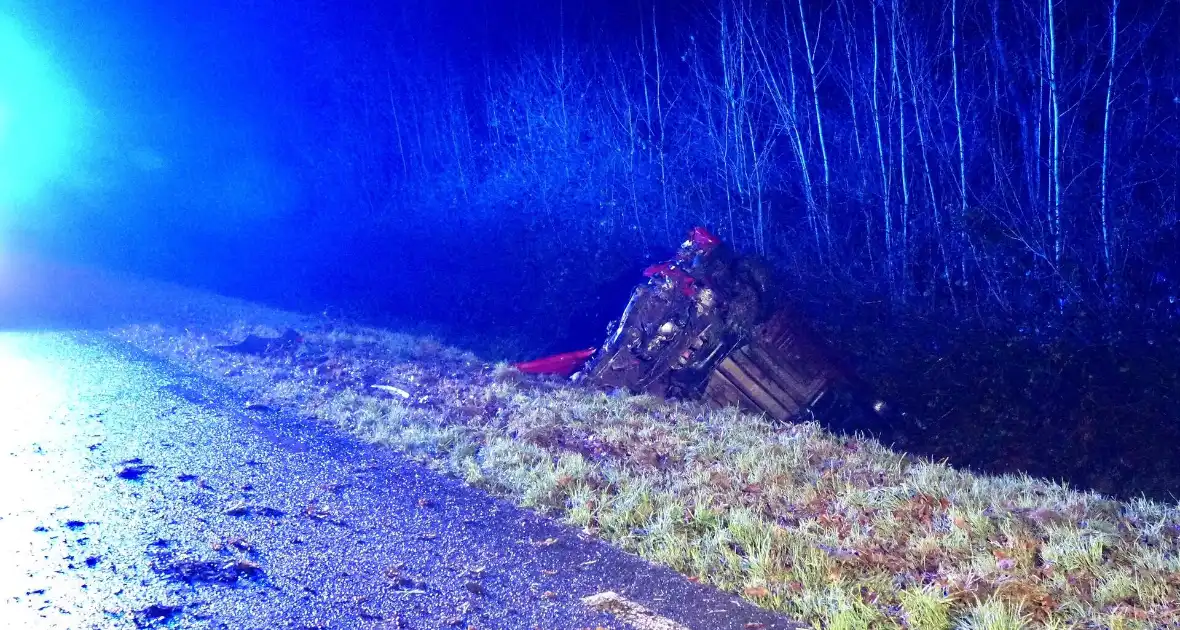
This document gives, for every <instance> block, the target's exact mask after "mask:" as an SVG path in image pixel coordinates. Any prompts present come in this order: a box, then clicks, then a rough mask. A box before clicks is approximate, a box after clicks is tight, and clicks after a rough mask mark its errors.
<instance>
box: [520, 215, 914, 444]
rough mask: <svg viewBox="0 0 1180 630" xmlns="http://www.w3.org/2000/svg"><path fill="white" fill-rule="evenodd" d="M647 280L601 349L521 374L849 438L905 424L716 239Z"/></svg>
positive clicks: (691, 248) (746, 260)
mask: <svg viewBox="0 0 1180 630" xmlns="http://www.w3.org/2000/svg"><path fill="white" fill-rule="evenodd" d="M644 276H646V277H647V280H646V282H643V283H641V284H639V285H638V286H637V287H636V288H635V289H634V291H633V292H632V294H631V298H630V300H629V301H628V303H627V306H626V308H625V309H624V311H623V314H622V316H621V317H620V318H619V320H618V321H617V323H616V322H612V325H611V327H610V334H609V336H608V337H607V339H606V341H605V343H603V345H602V346H601V347H600V348H590V349H584V350H580V351H575V352H568V353H563V354H559V355H554V356H551V357H545V358H541V359H537V360H534V361H527V362H524V363H519V364H517V365H516V367H517V368H518V369H519V370H521V371H522V372H526V373H534V374H557V375H561V376H569V377H570V378H571V379H572V380H573V381H574V382H580V383H585V384H588V385H590V386H594V387H599V388H603V389H608V390H609V389H619V390H625V391H628V392H631V393H634V394H640V393H644V394H651V395H654V396H658V397H660V398H665V399H684V400H701V401H703V402H706V403H708V404H711V405H713V406H717V407H722V406H730V405H736V406H738V407H740V408H743V409H746V410H749V411H754V412H761V413H765V414H766V415H767V416H769V417H770V418H772V419H774V420H776V421H779V422H795V421H801V420H808V419H813V418H818V419H821V420H823V421H825V422H826V423H828V424H830V425H833V426H834V428H839V429H843V430H849V431H858V430H866V431H870V432H872V431H874V429H878V428H881V427H882V426H883V423H888V422H890V421H891V420H892V419H893V418H894V416H895V415H896V412H895V411H894V409H893V408H892V406H891V405H889V404H888V403H886V402H885V401H884V400H882V399H881V398H880V397H878V396H876V395H875V394H874V393H873V391H872V388H871V387H869V386H868V385H867V384H866V383H865V382H864V381H863V380H861V379H860V378H858V377H857V376H856V375H855V373H854V372H853V370H851V368H849V367H848V366H847V365H846V364H844V362H843V361H841V360H840V358H839V357H838V356H837V355H836V354H835V353H834V352H833V351H832V350H831V349H830V348H829V347H828V346H827V345H826V344H825V343H823V342H822V340H821V339H820V338H819V336H818V335H817V334H816V333H815V332H814V331H812V330H811V329H810V328H809V327H808V326H807V325H806V324H805V322H804V321H803V320H802V319H801V318H800V317H799V316H798V315H796V314H794V313H793V312H792V311H791V310H790V309H789V308H788V307H787V306H786V305H785V304H783V303H782V302H783V301H782V300H780V299H778V298H777V297H776V296H775V293H774V290H773V285H772V284H771V281H770V274H769V271H768V270H767V269H766V268H765V267H763V266H762V265H761V264H760V263H759V262H758V261H757V260H755V259H754V258H752V257H746V256H741V255H738V254H737V253H736V252H734V251H733V250H732V249H730V248H729V247H727V246H726V245H725V244H724V243H722V242H721V240H720V239H718V238H717V237H716V236H714V235H713V234H712V233H710V232H709V231H708V230H706V229H704V228H702V227H696V228H693V230H692V231H691V232H690V233H689V236H688V239H687V240H686V241H685V242H684V243H683V244H681V246H680V248H679V249H678V250H677V252H676V255H675V256H674V257H673V258H672V259H671V260H669V261H666V262H662V263H658V264H655V265H652V266H650V267H648V268H647V269H646V270H645V271H644Z"/></svg>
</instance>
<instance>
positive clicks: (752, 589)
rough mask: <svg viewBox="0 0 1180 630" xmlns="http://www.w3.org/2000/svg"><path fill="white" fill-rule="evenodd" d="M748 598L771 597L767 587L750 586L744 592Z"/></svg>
mask: <svg viewBox="0 0 1180 630" xmlns="http://www.w3.org/2000/svg"><path fill="white" fill-rule="evenodd" d="M742 592H743V593H745V595H746V597H769V596H770V591H769V590H768V589H767V588H766V587H765V586H749V587H746V589H745V590H744V591H742Z"/></svg>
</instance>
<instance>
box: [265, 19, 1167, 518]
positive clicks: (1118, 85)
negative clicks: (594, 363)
mask: <svg viewBox="0 0 1180 630" xmlns="http://www.w3.org/2000/svg"><path fill="white" fill-rule="evenodd" d="M419 4H422V5H425V6H424V7H423V8H415V9H409V8H402V9H397V10H388V9H383V10H373V11H371V13H367V14H365V17H364V19H360V20H358V19H357V16H356V15H351V14H350V15H349V17H348V18H333V16H334V15H336V13H334V12H332V11H324V12H323V13H316V12H314V11H309V12H308V13H307V15H306V16H303V19H304V20H305V22H306V24H307V25H308V28H309V29H311V30H312V31H314V35H315V36H314V37H309V38H308V39H307V41H306V42H305V43H304V44H305V46H306V51H305V52H306V54H307V58H308V59H310V60H312V61H310V67H309V68H307V72H308V73H309V74H308V76H309V77H311V78H310V79H309V80H308V81H307V82H306V84H305V87H306V89H307V95H306V98H307V99H308V102H307V103H303V104H302V105H303V106H301V107H300V108H298V109H297V110H296V109H293V110H292V111H291V112H287V113H286V115H284V114H283V113H281V112H279V113H276V116H278V117H279V119H280V120H284V121H288V122H289V124H287V125H286V132H287V133H286V137H287V138H288V139H289V155H287V156H286V159H287V160H289V161H290V162H291V163H292V164H294V165H296V166H297V167H299V169H300V170H301V171H302V172H305V173H307V174H308V175H307V176H306V178H305V180H306V181H304V183H303V184H304V187H305V189H306V190H307V198H308V199H313V200H314V203H309V204H308V205H307V208H306V211H305V213H304V215H303V216H302V221H303V222H304V225H306V226H307V228H306V230H305V233H307V234H314V235H315V236H316V238H321V239H324V240H325V242H333V243H345V244H346V245H345V246H344V247H341V248H337V251H333V252H332V253H331V254H321V255H330V256H331V257H332V259H333V261H334V263H333V264H332V265H330V266H325V267H323V268H324V269H325V270H326V271H325V272H324V273H325V277H330V279H331V280H330V283H331V284H332V285H333V286H334V287H337V289H338V290H339V291H341V293H342V294H343V293H348V294H349V295H351V296H353V297H355V296H356V295H357V294H359V293H363V292H365V291H362V290H361V289H359V288H358V287H372V290H371V291H368V295H369V303H368V305H367V308H369V309H388V310H394V311H396V312H398V313H399V314H401V315H402V316H407V317H411V316H412V317H425V318H433V319H438V320H446V321H449V322H452V323H455V324H459V325H465V326H468V327H469V328H476V329H479V330H481V331H484V330H489V329H492V330H499V331H502V332H512V333H516V334H518V336H520V337H522V338H524V339H525V344H526V345H525V346H523V347H521V348H520V350H519V351H518V354H520V355H523V354H527V353H528V352H539V351H543V350H559V349H570V347H572V344H574V343H579V344H580V343H582V342H583V341H584V340H588V339H592V338H593V337H594V335H597V334H598V333H599V332H600V328H596V326H597V327H600V326H601V325H602V324H604V323H605V320H606V319H609V317H610V316H611V315H612V314H613V313H612V312H611V311H612V310H615V309H617V308H618V307H620V306H621V304H620V303H619V300H620V299H621V296H620V295H619V294H618V292H617V291H615V290H608V287H617V286H619V285H618V284H617V283H615V282H614V280H615V279H616V278H618V277H620V276H623V277H633V276H626V274H628V273H633V271H632V270H633V268H634V266H635V265H636V264H638V263H640V262H642V261H644V260H647V259H650V258H651V257H654V256H661V255H664V254H665V253H666V252H667V251H669V249H670V248H671V247H673V246H674V245H675V243H677V242H678V241H679V240H680V239H681V238H682V236H683V234H684V233H685V231H686V230H687V229H688V228H689V227H690V226H692V225H694V224H704V225H708V226H710V227H711V228H712V229H714V230H715V231H717V232H718V233H719V234H720V235H721V236H722V237H723V238H725V239H727V240H729V241H730V242H732V243H733V244H734V245H736V246H737V247H738V248H740V249H742V250H745V251H749V252H756V253H758V254H761V255H763V256H765V257H766V258H767V259H768V260H770V261H771V262H772V263H773V265H774V266H775V267H776V268H777V270H778V273H779V274H780V278H781V279H782V283H783V285H784V288H785V289H786V290H787V292H788V293H789V294H791V295H792V296H794V298H795V299H796V300H798V301H799V303H800V304H801V305H802V306H803V307H804V308H805V309H807V310H808V311H809V312H810V313H812V314H813V315H814V317H815V318H816V320H817V321H818V322H819V323H820V324H821V326H823V327H824V328H825V329H826V330H827V331H828V332H829V333H830V336H831V337H832V338H833V339H834V340H836V342H837V343H838V344H839V345H842V346H843V347H844V348H845V349H846V350H848V351H849V352H851V353H852V354H854V355H855V356H856V357H857V358H858V360H859V361H860V362H861V364H862V365H863V366H864V371H865V372H866V373H867V375H868V376H870V377H871V378H873V379H874V380H876V382H878V383H879V384H880V385H881V387H882V389H883V390H885V391H886V392H887V393H888V394H891V395H893V396H896V397H897V398H898V399H899V400H901V401H902V402H903V403H904V404H905V405H906V406H908V407H909V408H911V409H913V410H915V411H916V414H915V415H916V416H920V417H922V418H923V420H924V422H923V426H921V427H911V428H912V429H913V432H912V433H913V434H911V435H905V436H893V437H895V438H897V439H898V440H903V439H904V441H906V443H907V444H909V445H910V446H911V447H912V448H914V449H917V450H921V451H923V452H926V453H933V454H936V455H947V456H951V457H953V458H957V461H960V462H962V463H966V464H971V465H978V466H981V467H988V468H991V469H1000V470H1027V471H1031V472H1034V473H1037V474H1044V475H1050V476H1056V477H1061V476H1066V477H1068V478H1070V479H1071V480H1073V481H1077V482H1079V483H1082V484H1084V485H1088V486H1090V487H1096V488H1099V489H1104V490H1110V491H1123V492H1127V491H1130V492H1139V491H1148V492H1151V493H1153V494H1155V495H1158V496H1166V495H1168V494H1169V493H1170V492H1172V491H1173V490H1174V489H1175V488H1177V487H1180V479H1177V478H1176V476H1175V475H1176V473H1175V472H1174V471H1175V470H1177V469H1178V468H1180V467H1177V466H1176V461H1175V455H1173V454H1168V453H1166V452H1165V451H1166V449H1165V448H1164V447H1162V446H1160V445H1161V444H1165V445H1166V444H1174V443H1175V441H1176V438H1177V437H1180V436H1178V435H1176V431H1177V428H1176V423H1175V422H1174V421H1173V420H1174V418H1175V417H1176V416H1177V411H1176V409H1177V408H1176V406H1175V401H1173V400H1171V399H1170V398H1169V397H1170V396H1172V394H1171V393H1170V391H1171V387H1172V386H1173V385H1174V383H1175V379H1176V378H1177V368H1176V361H1175V360H1174V359H1173V358H1172V355H1173V354H1175V353H1174V350H1172V349H1174V347H1175V344H1176V333H1175V330H1176V327H1175V326H1174V320H1175V319H1176V316H1177V315H1178V314H1180V304H1177V303H1176V297H1177V296H1176V286H1177V285H1176V275H1177V274H1180V256H1177V255H1176V253H1175V248H1176V247H1177V246H1178V245H1180V72H1178V68H1180V46H1177V45H1176V42H1177V41H1178V38H1180V3H1177V2H1174V1H1165V2H1146V1H1144V2H1138V3H1136V2H1130V1H1128V0H1121V1H1120V0H1102V1H1100V2H1093V3H1091V2H1078V1H1069V0H1045V1H1037V0H1015V1H1008V0H938V1H937V2H933V3H931V2H926V1H919V0H876V1H874V0H823V1H820V2H816V1H814V0H785V1H782V2H779V1H768V2H765V3H763V2H747V1H745V0H737V1H731V0H719V1H709V0H704V1H701V2H694V3H687V4H686V3H668V4H667V5H657V6H653V5H651V4H645V3H637V4H636V5H635V6H634V7H631V8H629V9H628V10H627V11H625V12H621V13H618V12H616V13H613V14H611V15H610V16H609V17H606V16H605V13H606V12H604V11H595V10H594V9H592V8H591V4H587V5H586V6H585V7H583V6H579V5H576V4H575V3H572V2H571V3H565V4H562V3H539V4H538V5H537V6H535V7H524V6H522V5H519V4H513V5H511V6H512V7H514V8H513V9H511V10H508V9H504V10H500V9H491V8H488V5H486V4H478V3H471V4H470V6H449V5H447V4H445V3H419ZM458 14H462V16H463V17H462V20H458V19H457V18H455V16H456V15H458ZM460 22H461V23H462V25H463V26H462V27H460V26H455V25H454V24H457V23H460ZM473 24H474V25H475V26H472V25H473ZM448 25H451V26H448ZM448 28H451V29H452V30H451V31H448V30H447V29H448ZM307 105H312V106H314V111H315V112H316V114H315V115H314V116H310V117H309V116H307V115H306V114H305V113H304V112H305V111H306V107H305V106H307ZM342 209H347V211H344V210H342ZM342 217H347V221H342V220H341V218H342ZM585 322H589V323H588V324H585ZM585 326H588V328H586V327H585ZM571 328H573V330H572V331H571ZM588 331H589V332H588ZM591 333H592V334H591ZM563 345H564V346H565V347H562V346H563ZM915 435H916V436H915ZM1169 471H1172V472H1169Z"/></svg>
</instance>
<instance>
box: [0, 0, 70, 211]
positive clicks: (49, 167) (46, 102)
mask: <svg viewBox="0 0 1180 630" xmlns="http://www.w3.org/2000/svg"><path fill="white" fill-rule="evenodd" d="M79 109H80V108H79V102H78V98H77V96H76V94H75V93H74V92H73V90H71V89H70V88H69V87H68V86H67V84H66V82H65V80H64V78H63V77H62V75H61V73H60V72H59V71H58V70H57V69H56V68H54V66H53V64H52V62H51V61H50V60H49V59H48V58H46V56H45V55H44V54H43V53H42V52H41V51H39V50H37V47H36V46H35V45H34V43H33V42H31V41H30V40H29V39H28V38H26V37H24V36H23V35H22V33H21V31H20V28H19V27H18V25H17V23H16V22H15V21H14V20H13V19H11V18H9V17H6V16H3V15H0V208H5V207H10V206H11V205H12V204H15V203H20V202H22V201H28V200H29V199H31V198H32V197H33V195H35V194H36V193H37V191H38V190H39V189H41V187H43V186H44V185H45V184H46V183H48V182H49V181H51V180H52V179H54V178H55V177H59V176H61V175H63V174H65V173H64V171H65V170H66V168H67V162H68V160H69V158H70V157H71V152H72V151H73V150H74V149H75V145H76V140H77V131H78V122H79V121H78V111H79Z"/></svg>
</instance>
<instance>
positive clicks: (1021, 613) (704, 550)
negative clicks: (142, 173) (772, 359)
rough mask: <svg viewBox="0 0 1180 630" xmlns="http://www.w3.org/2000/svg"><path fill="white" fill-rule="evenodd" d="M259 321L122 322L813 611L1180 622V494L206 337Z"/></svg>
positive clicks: (959, 620) (263, 391)
mask: <svg viewBox="0 0 1180 630" xmlns="http://www.w3.org/2000/svg"><path fill="white" fill-rule="evenodd" d="M249 332H254V333H270V334H275V333H277V332H279V331H278V330H275V329H269V330H267V329H260V328H257V327H253V326H249V325H247V324H246V323H245V322H227V323H226V325H224V326H211V327H209V328H207V329H204V330H185V329H179V328H174V329H168V328H164V327H161V326H130V327H127V328H123V329H121V330H118V331H116V333H115V334H117V335H119V336H121V337H123V338H124V339H127V340H129V341H131V342H132V343H134V344H136V345H138V346H140V347H143V348H145V349H147V350H149V351H152V352H155V353H158V354H160V355H163V356H166V357H169V358H171V359H174V360H178V361H181V362H183V363H184V364H186V365H187V366H190V367H193V368H195V369H197V370H198V371H201V372H203V373H204V374H206V375H208V376H211V377H214V378H220V379H228V380H230V381H232V382H233V383H234V384H235V385H236V386H238V387H240V388H242V389H243V390H245V391H246V392H248V393H249V394H250V395H251V396H252V397H254V398H255V399H257V400H259V401H264V402H266V404H270V405H274V406H278V407H282V408H286V409H288V410H291V411H295V412H298V413H300V414H304V415H307V416H311V417H315V418H319V419H321V420H322V421H325V422H330V423H332V424H334V425H336V426H338V427H340V428H342V429H344V430H346V431H350V432H352V433H355V434H357V435H359V436H362V437H364V438H365V439H368V440H372V441H375V442H380V443H383V444H387V445H389V446H391V447H393V448H396V449H398V450H400V451H403V452H405V453H407V454H409V455H410V456H412V457H415V458H417V459H419V460H421V461H424V462H427V463H429V464H430V465H432V466H435V467H436V468H437V469H439V470H442V471H446V472H449V473H452V474H455V475H459V476H461V477H463V478H464V479H466V480H467V481H468V482H469V483H471V484H474V485H478V486H481V487H484V488H487V489H490V490H492V491H494V492H497V493H500V494H502V495H504V496H506V497H509V498H511V499H513V500H515V501H516V502H518V503H519V504H521V505H524V506H528V507H531V508H534V509H537V510H540V511H544V512H548V513H552V514H555V515H559V516H560V517H561V518H563V519H564V520H566V521H567V522H569V523H572V524H574V525H576V526H578V527H581V528H583V529H584V530H585V531H586V532H588V533H591V534H595V535H598V536H601V537H602V538H604V539H606V540H608V541H610V542H612V543H613V544H615V545H618V546H620V547H623V548H625V549H628V550H631V551H634V552H636V553H639V554H641V555H643V556H644V557H647V558H650V559H651V560H653V561H655V562H659V563H663V564H665V565H668V566H670V567H673V568H675V569H676V570H678V571H681V572H683V573H685V574H686V575H688V576H690V578H692V579H695V580H699V581H702V582H708V583H711V584H715V585H716V586H718V587H719V588H722V589H725V590H728V591H732V592H735V593H739V594H741V595H742V596H744V597H746V598H747V599H749V600H751V601H753V602H755V603H757V604H759V605H762V606H765V607H767V608H770V609H773V610H776V611H781V612H783V613H786V614H788V615H792V616H795V617H797V618H800V619H803V620H805V621H807V622H809V623H812V624H815V625H816V626H817V627H823V628H833V629H834V628H913V629H917V630H942V629H952V628H954V629H963V630H966V629H971V630H976V629H978V630H1006V629H1008V628H1012V629H1017V628H1097V627H1105V628H1126V629H1136V628H1144V629H1146V628H1157V627H1161V626H1162V625H1165V624H1180V608H1178V605H1180V604H1178V602H1180V509H1178V508H1177V506H1173V505H1162V504H1159V503H1154V502H1150V501H1146V500H1140V501H1133V502H1128V503H1120V502H1115V501H1111V500H1108V499H1106V498H1104V497H1102V496H1099V495H1096V494H1093V493H1081V492H1076V491H1073V490H1071V489H1069V488H1066V487H1063V486H1061V485H1057V484H1053V483H1049V482H1046V481H1042V480H1037V479H1032V478H1028V477H1023V476H1000V477H982V476H976V475H973V474H969V473H967V472H962V471H958V470H955V469H953V468H950V467H949V466H947V465H945V464H942V463H937V462H932V461H925V460H918V459H914V458H911V457H908V456H905V455H902V454H898V453H896V452H893V451H890V450H889V449H887V448H885V447H884V446H882V445H881V444H879V443H877V442H875V441H872V440H865V439H848V438H842V437H837V436H834V435H831V434H828V433H825V432H824V431H823V430H821V429H820V427H819V426H817V425H816V424H813V423H809V424H800V425H790V426H785V427H774V426H771V425H770V424H768V423H766V422H764V421H763V419H761V418H759V417H756V416H752V415H748V414H743V413H739V412H737V411H735V410H732V409H727V410H712V409H707V408H705V407H702V406H699V405H695V404H689V403H676V404H669V403H664V402H662V401H659V400H657V399H654V398H651V397H648V396H613V395H606V394H604V393H601V392H597V391H590V390H585V389H580V388H575V387H571V386H567V385H564V384H561V383H557V382H554V381H550V380H545V379H533V378H527V377H525V375H523V374H521V373H520V372H518V371H516V370H515V369H513V368H512V367H510V366H508V365H506V364H502V363H501V364H498V365H489V364H486V363H483V362H480V361H479V360H478V359H477V358H476V357H474V356H472V355H470V354H469V353H465V352H462V351H460V350H457V349H454V348H449V347H446V346H445V345H443V344H441V343H439V342H438V341H437V340H435V339H420V338H413V337H409V336H406V335H399V334H396V333H391V332H387V331H381V330H374V329H361V328H350V329H329V330H316V331H309V332H308V333H306V334H305V339H306V343H305V345H304V347H303V348H302V349H301V350H300V351H299V353H297V354H295V355H291V356H279V357H271V358H259V357H237V356H231V355H226V354H224V353H220V352H219V351H217V350H215V349H213V348H212V346H213V345H214V344H217V343H224V342H226V341H231V340H234V339H237V338H240V337H241V336H243V335H245V334H246V333H249ZM374 384H384V385H386V386H387V389H375V388H374V387H373V386H372V385H374ZM390 388H391V389H390ZM390 392H393V393H390ZM399 392H401V393H404V394H405V396H402V395H401V393H399Z"/></svg>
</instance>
